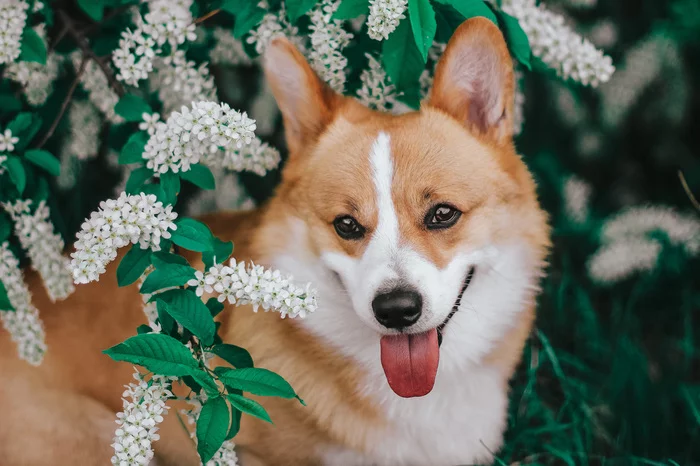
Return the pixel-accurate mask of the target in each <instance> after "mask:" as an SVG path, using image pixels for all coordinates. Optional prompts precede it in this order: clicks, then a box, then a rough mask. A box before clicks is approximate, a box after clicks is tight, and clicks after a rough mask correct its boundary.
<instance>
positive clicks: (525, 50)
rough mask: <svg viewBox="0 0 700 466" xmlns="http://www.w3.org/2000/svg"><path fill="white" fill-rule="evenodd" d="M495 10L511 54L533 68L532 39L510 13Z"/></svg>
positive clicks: (528, 67)
mask: <svg viewBox="0 0 700 466" xmlns="http://www.w3.org/2000/svg"><path fill="white" fill-rule="evenodd" d="M494 10H495V13H496V15H497V16H498V24H499V25H500V27H501V30H502V31H503V34H504V36H505V38H506V42H507V43H508V48H509V49H510V53H511V55H513V57H515V59H516V60H518V62H520V64H521V65H523V66H524V67H525V68H527V69H528V70H531V69H532V65H531V64H530V59H531V58H532V51H531V50H530V41H529V40H528V38H527V35H526V34H525V32H524V31H523V29H522V28H521V27H520V23H519V22H518V20H517V19H515V18H513V17H512V16H511V15H509V14H508V13H505V12H503V11H501V10H497V9H494Z"/></svg>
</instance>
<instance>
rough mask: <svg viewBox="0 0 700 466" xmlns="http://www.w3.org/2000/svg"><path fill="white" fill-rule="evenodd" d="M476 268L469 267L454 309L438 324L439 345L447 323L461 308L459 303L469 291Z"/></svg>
mask: <svg viewBox="0 0 700 466" xmlns="http://www.w3.org/2000/svg"><path fill="white" fill-rule="evenodd" d="M475 270H476V267H475V266H471V267H470V268H469V272H467V276H466V277H465V278H464V283H462V289H461V290H459V294H458V295H457V299H456V300H455V303H454V305H453V306H452V310H451V311H450V313H449V314H448V315H447V318H446V319H445V321H444V322H443V323H441V324H440V325H438V326H437V339H438V346H440V345H442V331H443V329H444V328H445V326H446V325H447V323H448V322H449V321H450V319H452V316H454V315H455V314H456V313H457V311H458V310H459V305H460V304H462V296H464V292H465V291H467V288H469V284H470V283H471V282H472V278H473V277H474V272H475Z"/></svg>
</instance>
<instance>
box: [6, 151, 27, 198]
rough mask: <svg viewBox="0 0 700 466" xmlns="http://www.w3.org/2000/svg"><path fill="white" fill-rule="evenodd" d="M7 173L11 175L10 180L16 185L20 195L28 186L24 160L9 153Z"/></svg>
mask: <svg viewBox="0 0 700 466" xmlns="http://www.w3.org/2000/svg"><path fill="white" fill-rule="evenodd" d="M5 166H6V167H7V173H8V174H9V175H10V181H12V183H13V184H14V185H15V188H17V191H18V192H19V194H20V195H22V194H23V193H24V188H25V187H26V186H27V172H26V170H25V169H24V166H23V165H22V160H21V159H20V158H19V157H17V156H16V155H8V156H7V160H6V161H5Z"/></svg>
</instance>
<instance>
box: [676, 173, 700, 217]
mask: <svg viewBox="0 0 700 466" xmlns="http://www.w3.org/2000/svg"><path fill="white" fill-rule="evenodd" d="M678 177H679V178H680V179H681V185H683V190H685V194H686V195H687V196H688V199H690V203H691V204H693V207H695V208H696V209H698V210H700V202H698V200H697V199H696V198H695V196H694V195H693V192H692V191H691V190H690V187H689V186H688V182H687V181H685V175H683V172H682V171H680V170H678Z"/></svg>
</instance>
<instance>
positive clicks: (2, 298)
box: [0, 282, 15, 311]
mask: <svg viewBox="0 0 700 466" xmlns="http://www.w3.org/2000/svg"><path fill="white" fill-rule="evenodd" d="M14 310H15V308H14V307H13V306H12V303H10V297H9V296H7V289H6V288H5V285H3V283H2V282H0V311H14Z"/></svg>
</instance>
